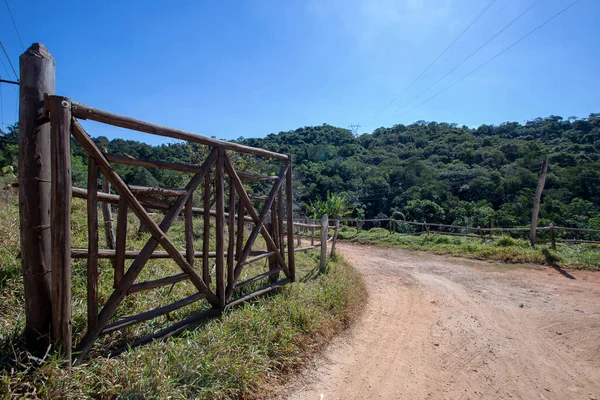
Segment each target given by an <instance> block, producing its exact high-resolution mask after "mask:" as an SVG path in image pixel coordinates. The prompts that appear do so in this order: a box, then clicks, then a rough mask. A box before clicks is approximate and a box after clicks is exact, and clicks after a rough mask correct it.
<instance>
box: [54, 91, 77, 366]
mask: <svg viewBox="0 0 600 400" xmlns="http://www.w3.org/2000/svg"><path fill="white" fill-rule="evenodd" d="M48 105H49V108H50V124H51V128H52V129H51V135H52V136H51V139H52V140H51V167H52V174H51V175H52V177H51V187H52V201H51V212H50V214H51V226H50V234H51V237H52V239H51V248H52V263H51V265H52V340H53V341H54V343H55V345H56V346H57V348H59V349H60V350H61V353H62V355H63V356H64V357H65V359H66V360H68V363H69V365H70V364H71V347H72V337H71V332H72V321H71V101H70V100H69V99H67V98H65V97H60V96H50V97H48Z"/></svg>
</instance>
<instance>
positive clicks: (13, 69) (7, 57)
mask: <svg viewBox="0 0 600 400" xmlns="http://www.w3.org/2000/svg"><path fill="white" fill-rule="evenodd" d="M0 47H2V51H3V52H4V55H5V56H6V59H7V60H8V63H9V64H10V67H11V68H12V71H13V74H15V79H16V80H17V81H18V80H19V76H18V75H17V72H16V71H15V67H13V64H12V61H10V57H9V56H8V53H7V52H6V49H5V48H4V45H3V44H2V40H0Z"/></svg>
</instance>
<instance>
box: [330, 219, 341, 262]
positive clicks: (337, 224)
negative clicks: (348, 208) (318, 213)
mask: <svg viewBox="0 0 600 400" xmlns="http://www.w3.org/2000/svg"><path fill="white" fill-rule="evenodd" d="M339 230H340V220H339V219H336V220H335V231H334V232H333V240H332V241H331V253H330V254H331V255H332V256H333V255H334V254H335V242H337V237H338V231H339Z"/></svg>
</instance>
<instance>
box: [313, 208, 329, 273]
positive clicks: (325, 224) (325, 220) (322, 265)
mask: <svg viewBox="0 0 600 400" xmlns="http://www.w3.org/2000/svg"><path fill="white" fill-rule="evenodd" d="M313 229H314V228H313ZM328 229H329V217H328V216H327V214H325V215H323V217H322V218H321V259H320V260H319V271H320V272H321V273H322V274H324V273H325V271H326V267H327V230H328Z"/></svg>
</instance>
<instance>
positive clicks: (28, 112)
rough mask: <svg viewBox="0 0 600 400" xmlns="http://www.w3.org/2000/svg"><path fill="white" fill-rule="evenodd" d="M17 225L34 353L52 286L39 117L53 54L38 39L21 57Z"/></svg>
mask: <svg viewBox="0 0 600 400" xmlns="http://www.w3.org/2000/svg"><path fill="white" fill-rule="evenodd" d="M19 62H20V73H21V78H20V87H19V110H20V111H19V160H18V161H19V223H20V233H21V236H20V239H21V262H22V270H23V282H24V288H25V339H26V342H27V347H28V349H29V350H30V351H31V352H33V353H35V354H36V355H38V354H39V353H40V352H41V353H42V354H43V352H44V351H45V350H46V349H47V347H48V337H49V333H50V324H51V321H52V297H51V285H50V263H51V262H50V257H51V251H50V176H51V173H50V124H49V123H48V122H47V121H45V122H44V121H43V120H41V119H40V118H41V117H42V116H43V114H44V110H43V107H42V104H43V101H44V94H46V93H47V94H54V92H55V87H56V83H55V70H56V68H55V64H54V58H52V56H51V55H50V53H49V52H48V50H46V48H45V47H44V45H43V44H41V43H34V44H33V45H31V47H30V48H29V49H27V51H26V52H25V53H23V54H22V55H21V57H19Z"/></svg>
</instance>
